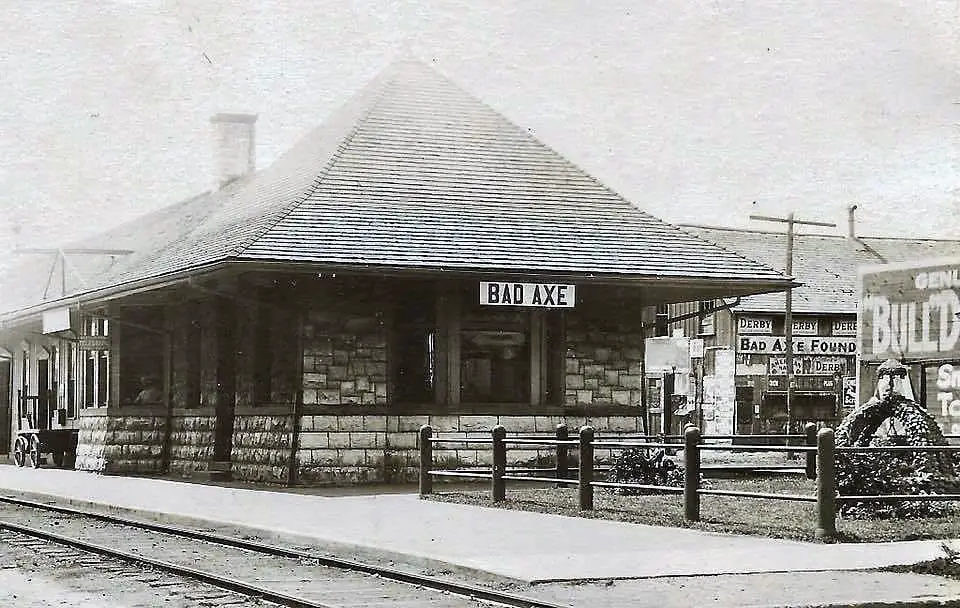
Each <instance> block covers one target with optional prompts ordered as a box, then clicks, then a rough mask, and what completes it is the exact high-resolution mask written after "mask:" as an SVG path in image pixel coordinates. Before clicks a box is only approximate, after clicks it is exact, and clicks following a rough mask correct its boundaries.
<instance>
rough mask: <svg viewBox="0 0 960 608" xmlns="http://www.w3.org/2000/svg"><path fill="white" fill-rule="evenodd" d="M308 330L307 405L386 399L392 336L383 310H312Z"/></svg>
mask: <svg viewBox="0 0 960 608" xmlns="http://www.w3.org/2000/svg"><path fill="white" fill-rule="evenodd" d="M303 332H304V336H303V403H304V404H306V405H318V404H319V405H374V404H381V405H382V404H386V402H387V337H386V331H385V330H384V327H383V320H382V318H381V315H380V314H378V313H376V312H366V313H364V312H362V311H358V312H350V311H345V310H336V311H334V310H331V311H327V310H324V311H312V312H310V313H309V314H308V315H307V318H306V321H305V323H304V328H303Z"/></svg>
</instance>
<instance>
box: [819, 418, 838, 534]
mask: <svg viewBox="0 0 960 608" xmlns="http://www.w3.org/2000/svg"><path fill="white" fill-rule="evenodd" d="M834 447H835V439H834V436H833V429H820V432H819V433H817V530H816V536H817V538H830V537H832V536H835V535H836V533H837V466H836V461H835V460H834V453H835V451H834Z"/></svg>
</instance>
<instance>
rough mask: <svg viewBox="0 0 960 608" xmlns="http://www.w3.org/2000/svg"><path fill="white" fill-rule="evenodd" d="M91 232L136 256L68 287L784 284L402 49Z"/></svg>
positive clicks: (751, 287)
mask: <svg viewBox="0 0 960 608" xmlns="http://www.w3.org/2000/svg"><path fill="white" fill-rule="evenodd" d="M93 241H94V242H96V243H100V244H101V246H103V245H104V244H107V243H108V244H109V246H111V247H122V246H128V247H130V248H131V249H134V250H135V253H133V254H131V255H128V256H123V257H121V258H118V259H115V260H113V261H112V262H111V263H110V264H107V265H104V264H102V263H100V264H99V266H98V267H97V268H95V269H94V270H92V271H91V275H92V276H91V278H90V280H88V281H86V282H85V283H84V284H83V285H80V286H76V287H75V288H74V289H73V291H76V292H78V293H93V292H95V291H96V290H97V289H102V288H106V287H115V286H122V285H126V284H141V283H143V282H144V281H146V282H149V281H153V280H161V279H162V278H164V277H168V276H171V275H173V274H176V273H182V272H188V271H191V270H195V269H201V268H204V267H208V266H211V265H214V264H217V263H221V262H259V263H268V262H277V263H305V264H316V265H324V264H329V265H337V266H348V267H349V266H356V267H363V268H368V269H369V268H373V269H377V268H393V269H397V268H400V269H404V268H406V269H416V270H454V271H463V272H522V273H530V274H543V275H563V274H566V273H569V274H572V275H580V276H611V277H617V278H619V279H623V280H650V281H660V280H663V279H668V280H670V279H673V280H680V281H712V280H722V281H724V283H725V285H726V286H727V287H728V288H729V290H730V292H731V295H734V294H735V293H757V292H761V291H769V290H775V289H782V288H784V287H785V286H786V285H787V284H789V281H788V279H787V278H786V277H784V276H783V275H782V274H781V273H779V272H777V271H776V270H774V269H772V268H771V267H770V266H768V265H766V264H764V263H759V262H756V261H754V260H752V259H748V257H745V256H744V255H742V254H741V253H739V252H737V251H736V250H725V249H723V248H720V247H716V246H714V245H712V244H710V243H707V242H705V241H703V240H701V239H699V238H697V237H696V236H694V235H692V234H690V233H688V232H685V231H683V230H680V229H678V228H677V227H675V226H672V225H670V224H667V223H665V222H663V221H661V220H659V219H657V218H654V217H652V216H650V215H649V214H647V213H644V212H643V211H640V210H639V209H637V208H636V207H635V206H634V205H632V204H631V203H630V202H628V201H626V200H625V199H623V198H622V197H621V196H619V195H618V194H617V193H615V192H613V191H612V190H610V189H609V188H607V187H605V186H604V185H603V184H601V183H599V182H598V181H597V180H596V179H594V178H593V177H591V176H590V175H588V174H587V173H585V172H584V171H582V170H581V169H579V168H577V167H576V166H574V165H573V164H571V163H570V162H569V161H567V160H566V159H564V158H563V157H562V156H560V155H559V154H557V153H556V152H555V151H553V150H551V149H550V148H548V147H547V146H545V145H544V144H543V143H541V142H539V141H538V140H537V139H536V138H534V137H533V136H532V135H530V134H529V133H528V132H527V131H526V130H524V129H522V128H520V127H518V126H516V125H514V124H513V123H511V122H510V121H509V120H507V119H506V118H505V117H504V116H502V115H501V114H499V113H498V112H496V111H495V110H493V109H492V108H490V107H489V106H487V105H486V104H484V103H482V102H480V101H479V100H477V99H476V98H474V97H472V96H471V95H470V94H468V93H466V92H465V91H464V90H462V89H461V88H459V87H458V86H456V85H454V84H453V83H452V82H450V81H449V80H447V79H446V78H445V77H443V76H441V75H440V74H438V73H437V72H436V71H434V70H433V69H431V68H429V67H427V66H425V65H423V64H422V63H419V62H415V61H400V62H397V63H396V64H394V65H392V66H390V67H389V68H388V69H386V70H385V71H384V72H383V73H381V74H380V75H379V76H378V77H377V78H376V79H375V80H374V81H373V82H372V83H370V84H369V85H368V86H367V87H365V88H364V89H363V90H362V91H360V92H359V93H358V94H357V95H356V96H354V98H353V99H351V100H350V101H349V102H348V103H346V104H345V105H344V106H343V107H342V108H341V109H340V110H339V111H338V112H336V113H335V114H334V115H332V116H331V117H330V118H329V119H328V120H327V121H325V122H324V123H323V124H322V125H321V126H320V127H318V128H317V129H315V130H314V131H312V132H311V133H309V134H308V135H307V136H306V137H304V138H303V139H302V140H301V141H300V142H299V143H298V144H297V145H296V146H294V147H293V148H292V149H291V150H290V151H289V152H287V153H286V154H285V155H283V156H282V157H281V158H280V159H278V160H277V161H276V162H275V163H274V164H273V165H271V166H270V167H268V168H266V169H264V170H262V171H259V172H257V173H255V174H253V175H250V176H247V177H244V178H241V179H239V180H237V181H235V182H233V183H231V184H229V185H228V186H226V187H224V188H223V189H221V190H219V191H217V192H212V193H208V194H205V195H202V196H199V197H196V198H194V199H190V200H188V201H183V202H181V203H178V204H176V205H173V206H171V207H169V208H167V209H165V210H161V211H159V212H156V213H154V214H151V216H149V217H148V218H145V219H144V220H143V221H140V222H134V223H132V224H128V225H126V226H121V227H119V228H117V229H115V230H112V231H109V232H107V233H106V234H104V235H101V236H99V237H97V238H96V239H93ZM104 266H106V267H104ZM2 299H6V298H2ZM38 303H39V300H37V297H36V295H35V294H34V295H31V296H28V297H26V298H23V299H21V301H20V302H9V303H8V302H0V311H11V310H16V309H18V308H22V307H25V306H31V305H36V304H38ZM11 304H12V305H11Z"/></svg>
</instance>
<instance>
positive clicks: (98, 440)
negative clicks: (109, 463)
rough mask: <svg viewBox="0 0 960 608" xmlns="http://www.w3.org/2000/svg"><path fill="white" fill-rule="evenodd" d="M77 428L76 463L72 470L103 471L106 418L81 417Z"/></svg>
mask: <svg viewBox="0 0 960 608" xmlns="http://www.w3.org/2000/svg"><path fill="white" fill-rule="evenodd" d="M78 426H79V431H78V433H77V461H76V464H75V465H74V468H75V469H77V470H78V471H97V472H101V471H103V470H104V466H105V460H104V454H105V452H106V447H107V443H106V442H107V417H106V416H81V417H80V420H79V425H78Z"/></svg>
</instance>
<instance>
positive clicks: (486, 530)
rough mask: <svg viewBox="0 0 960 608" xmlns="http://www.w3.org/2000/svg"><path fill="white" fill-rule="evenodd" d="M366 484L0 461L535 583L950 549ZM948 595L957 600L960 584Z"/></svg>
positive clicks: (145, 499)
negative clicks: (312, 485) (792, 536)
mask: <svg viewBox="0 0 960 608" xmlns="http://www.w3.org/2000/svg"><path fill="white" fill-rule="evenodd" d="M363 491H364V489H353V490H346V491H344V490H325V489H315V490H312V489H311V490H298V491H265V490H254V489H244V488H236V487H224V486H222V485H205V484H195V483H186V482H178V481H170V480H163V479H149V478H134V477H114V476H103V475H96V474H90V473H84V472H77V471H65V470H58V469H39V470H33V469H18V468H15V467H12V466H9V465H0V492H2V493H6V494H11V493H14V492H17V493H31V494H44V495H51V496H57V497H61V498H64V499H67V500H69V501H71V502H73V503H96V504H100V505H108V506H110V507H111V508H114V509H121V510H127V511H132V512H135V513H141V514H154V515H160V516H163V517H168V518H186V519H190V520H202V521H207V522H215V523H217V524H220V525H228V526H237V527H242V528H252V529H256V530H262V531H264V532H265V533H267V534H268V535H271V536H274V537H284V538H288V539H291V540H298V541H306V542H309V543H311V544H314V545H317V546H330V547H343V548H350V549H351V550H353V549H355V550H358V551H360V552H362V553H372V554H376V555H378V556H381V557H386V558H393V557H396V558H400V557H403V558H404V559H405V560H406V561H411V560H421V561H422V562H423V563H431V564H444V565H446V566H449V568H450V569H453V570H462V571H468V572H477V573H479V572H482V573H486V574H489V575H493V576H496V577H502V578H507V579H513V580H515V581H523V582H527V583H544V582H555V581H584V580H610V579H641V578H657V577H676V576H685V577H692V576H704V575H710V576H717V575H725V574H747V573H778V572H782V573H787V572H815V571H844V570H862V569H870V568H877V567H882V566H889V565H895V564H911V563H916V562H918V561H922V560H926V559H932V558H935V557H940V556H942V551H941V549H940V544H941V543H940V541H910V542H896V543H871V544H833V545H821V544H813V543H803V542H798V541H790V540H778V539H767V538H759V537H746V536H737V535H728V534H716V533H710V532H702V531H697V530H685V529H676V528H666V527H658V526H645V525H639V524H630V523H620V522H610V521H602V520H594V519H585V518H576V517H565V516H558V515H543V514H536V513H527V512H521V511H511V510H504V509H496V508H486V507H474V506H466V505H458V504H450V503H441V502H434V501H430V500H421V499H420V498H419V497H418V496H417V495H416V494H412V493H376V494H360V493H358V492H363ZM956 545H957V546H958V547H960V540H958V541H956ZM951 590H952V591H954V592H955V593H956V595H957V596H958V597H960V583H958V584H957V585H956V586H955V589H953V588H951ZM958 602H960V600H958ZM958 605H960V603H958Z"/></svg>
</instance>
